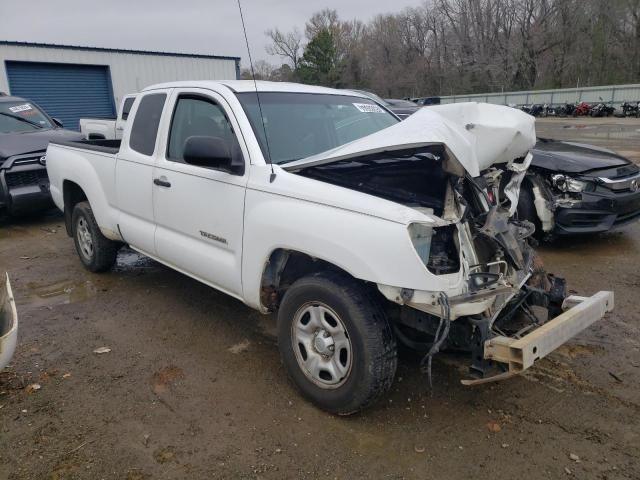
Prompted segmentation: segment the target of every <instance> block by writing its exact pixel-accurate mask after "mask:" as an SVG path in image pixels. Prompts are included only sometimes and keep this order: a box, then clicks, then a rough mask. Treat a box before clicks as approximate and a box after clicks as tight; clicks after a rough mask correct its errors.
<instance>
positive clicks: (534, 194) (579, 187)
mask: <svg viewBox="0 0 640 480" xmlns="http://www.w3.org/2000/svg"><path fill="white" fill-rule="evenodd" d="M531 153H532V154H533V160H532V161H531V166H530V167H529V170H528V172H527V175H526V177H525V179H524V181H523V184H522V191H521V192H520V201H519V205H518V213H519V216H520V218H522V219H526V220H528V221H530V222H532V223H534V224H535V225H536V231H537V236H538V237H539V238H547V239H550V238H553V237H554V236H556V235H569V234H571V235H573V234H591V233H598V232H605V231H607V230H610V229H612V228H615V227H620V226H623V225H625V224H628V223H630V222H633V221H635V220H638V219H640V168H639V167H638V166H637V165H636V164H634V163H633V162H631V161H630V160H628V159H626V158H624V157H623V156H621V155H618V154H616V153H615V152H612V151H611V150H607V149H604V148H600V147H595V146H593V145H585V144H581V143H573V142H564V141H559V140H552V139H547V138H538V140H537V143H536V145H535V147H534V148H533V150H532V151H531Z"/></svg>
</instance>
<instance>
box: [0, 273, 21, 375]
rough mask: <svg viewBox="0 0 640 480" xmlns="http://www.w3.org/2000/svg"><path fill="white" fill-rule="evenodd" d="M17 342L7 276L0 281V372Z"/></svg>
mask: <svg viewBox="0 0 640 480" xmlns="http://www.w3.org/2000/svg"><path fill="white" fill-rule="evenodd" d="M17 341H18V312H17V310H16V302H15V300H14V298H13V292H12V291H11V283H10V282H9V275H8V274H5V276H4V278H2V279H1V280H0V371H2V369H3V368H4V367H6V366H7V364H8V363H9V362H10V361H11V358H12V357H13V353H14V352H15V350H16V342H17Z"/></svg>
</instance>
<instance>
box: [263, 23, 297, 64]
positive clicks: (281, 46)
mask: <svg viewBox="0 0 640 480" xmlns="http://www.w3.org/2000/svg"><path fill="white" fill-rule="evenodd" d="M266 35H267V36H268V37H269V38H270V39H271V44H270V45H267V47H266V50H267V53H268V54H269V55H277V56H279V57H281V58H283V59H285V60H286V61H289V62H290V64H291V67H292V68H293V70H297V69H298V67H299V66H300V58H302V34H301V33H300V31H299V30H298V29H296V28H294V29H293V30H292V31H291V32H288V33H283V32H281V31H280V30H278V29H277V28H275V29H273V30H267V32H266Z"/></svg>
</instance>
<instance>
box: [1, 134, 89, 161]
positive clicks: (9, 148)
mask: <svg viewBox="0 0 640 480" xmlns="http://www.w3.org/2000/svg"><path fill="white" fill-rule="evenodd" d="M83 138H84V137H83V136H82V134H81V133H79V132H73V131H71V130H64V129H62V128H56V129H47V130H34V131H33V132H26V133H0V163H2V161H3V160H6V159H7V158H8V157H12V156H14V155H22V154H25V153H33V152H41V151H43V150H46V149H47V145H48V144H49V141H50V140H69V141H75V140H82V139H83Z"/></svg>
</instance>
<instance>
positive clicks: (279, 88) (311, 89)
mask: <svg viewBox="0 0 640 480" xmlns="http://www.w3.org/2000/svg"><path fill="white" fill-rule="evenodd" d="M220 86H225V87H227V88H229V89H230V90H232V91H233V92H237V93H245V92H255V91H256V87H257V88H258V91H259V92H284V93H316V94H318V93H324V94H329V95H349V96H357V97H365V98H366V96H365V95H363V94H361V93H356V92H353V91H352V90H336V89H335V88H327V87H318V86H315V85H303V84H301V83H289V82H268V81H264V80H258V81H256V82H255V83H254V81H253V80H219V81H213V80H200V81H189V82H169V83H161V84H157V85H151V86H149V87H147V88H145V89H144V91H148V90H157V89H160V88H206V89H219V88H220Z"/></svg>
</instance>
